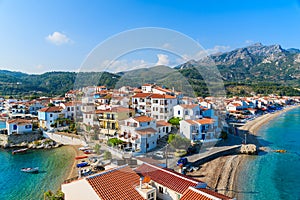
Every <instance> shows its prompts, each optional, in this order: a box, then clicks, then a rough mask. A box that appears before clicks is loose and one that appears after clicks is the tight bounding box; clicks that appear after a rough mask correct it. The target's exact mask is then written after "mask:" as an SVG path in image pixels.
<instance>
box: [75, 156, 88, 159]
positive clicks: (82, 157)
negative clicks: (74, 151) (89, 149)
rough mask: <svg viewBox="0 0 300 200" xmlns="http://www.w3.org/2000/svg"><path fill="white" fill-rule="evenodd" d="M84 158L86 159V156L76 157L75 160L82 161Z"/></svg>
mask: <svg viewBox="0 0 300 200" xmlns="http://www.w3.org/2000/svg"><path fill="white" fill-rule="evenodd" d="M84 158H88V156H76V157H75V159H76V160H80V159H84Z"/></svg>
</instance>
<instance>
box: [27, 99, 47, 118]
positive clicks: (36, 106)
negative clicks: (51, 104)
mask: <svg viewBox="0 0 300 200" xmlns="http://www.w3.org/2000/svg"><path fill="white" fill-rule="evenodd" d="M26 107H27V108H28V112H29V114H32V115H37V114H38V110H40V109H42V108H44V107H45V106H44V105H43V104H42V103H41V101H38V100H32V101H29V102H26Z"/></svg>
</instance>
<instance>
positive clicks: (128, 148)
mask: <svg viewBox="0 0 300 200" xmlns="http://www.w3.org/2000/svg"><path fill="white" fill-rule="evenodd" d="M124 152H126V153H131V152H134V150H133V149H132V148H131V147H125V148H124Z"/></svg>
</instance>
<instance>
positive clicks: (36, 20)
mask: <svg viewBox="0 0 300 200" xmlns="http://www.w3.org/2000/svg"><path fill="white" fill-rule="evenodd" d="M299 23H300V2H299V1H295V0H272V1H270V0H265V1H261V0H260V1H259V0H252V1H237V0H231V1H224V0H211V1H202V0H198V1H197V0H195V1H188V0H187V1H183V0H182V1H179V0H178V1H177V0H172V1H171V0H170V1H166V0H151V1H150V0H149V1H143V0H118V1H117V0H106V1H104V0H97V1H96V0H95V1H93V0H90V1H84V0H43V1H39V0H26V1H22V0H0V69H7V70H14V71H22V72H26V73H43V72H46V71H77V70H78V69H80V66H81V65H82V63H83V62H84V60H85V59H86V57H87V56H88V55H89V53H90V52H91V51H92V50H93V49H94V48H95V47H96V46H97V45H98V44H99V43H101V42H103V41H105V40H106V39H107V38H109V37H111V36H113V35H116V34H118V33H120V32H123V31H126V30H130V29H135V28H142V27H161V28H167V29H172V30H175V31H178V32H181V33H183V34H185V35H187V36H189V37H191V38H192V39H194V40H196V41H197V42H199V43H200V44H201V45H202V46H203V47H204V48H205V49H207V50H208V52H217V51H227V50H230V49H234V48H238V47H244V46H247V45H249V44H251V43H254V42H262V43H263V44H266V45H271V44H280V45H282V46H283V47H284V48H291V47H295V48H300V37H299V35H300V26H299ZM158 54H160V55H163V54H161V52H160V53H157V54H156V55H154V54H153V56H152V57H151V56H149V58H142V57H143V55H140V54H136V55H131V56H128V57H130V58H131V59H133V60H135V62H132V63H131V64H135V63H139V62H140V61H144V60H147V62H151V63H160V61H163V60H160V59H164V58H166V57H164V56H160V57H159V56H157V55H158ZM144 56H145V55H144ZM145 57H147V56H145ZM150 57H151V58H150ZM172 59H173V58H172V57H168V58H167V61H168V62H166V63H165V64H167V63H169V62H170V60H172ZM174 59H175V58H174ZM127 61H128V60H127ZM121 63H122V62H121ZM122 64H124V62H123V63H122ZM127 64H128V63H127ZM125 65H126V63H125Z"/></svg>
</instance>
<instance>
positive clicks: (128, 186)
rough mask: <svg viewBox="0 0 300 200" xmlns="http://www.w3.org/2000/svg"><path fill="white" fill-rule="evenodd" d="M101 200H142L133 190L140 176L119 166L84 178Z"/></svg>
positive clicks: (128, 168) (126, 167) (129, 169)
mask: <svg viewBox="0 0 300 200" xmlns="http://www.w3.org/2000/svg"><path fill="white" fill-rule="evenodd" d="M86 180H87V181H88V183H89V184H90V185H91V186H92V188H93V189H94V191H95V192H96V193H97V195H98V196H99V197H100V198H101V199H118V200H123V199H124V200H129V199H132V200H133V199H134V200H135V199H137V200H143V198H142V196H141V195H140V194H139V193H138V191H137V190H136V189H135V187H137V186H138V185H139V180H140V176H139V175H137V174H136V173H135V172H134V171H133V170H132V169H131V168H130V167H129V166H121V167H118V168H115V169H111V170H108V171H104V172H102V173H100V174H96V175H94V176H90V177H88V178H86Z"/></svg>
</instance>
